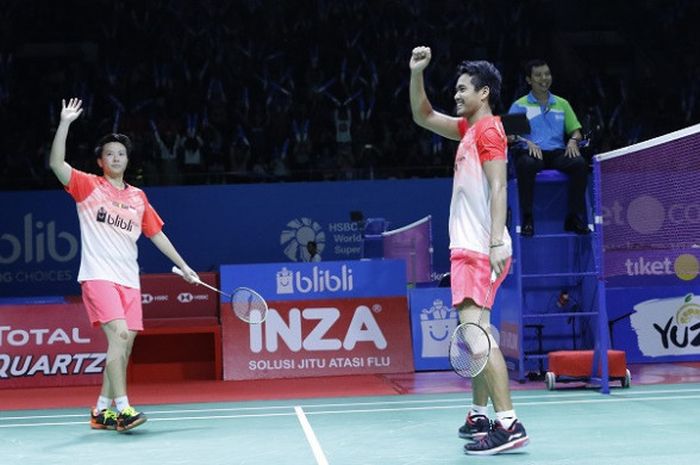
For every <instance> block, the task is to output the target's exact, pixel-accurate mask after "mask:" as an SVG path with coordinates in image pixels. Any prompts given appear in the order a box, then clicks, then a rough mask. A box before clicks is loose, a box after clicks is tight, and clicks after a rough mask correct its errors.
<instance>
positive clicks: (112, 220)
mask: <svg viewBox="0 0 700 465" xmlns="http://www.w3.org/2000/svg"><path fill="white" fill-rule="evenodd" d="M96 219H97V222H98V223H106V224H108V225H110V226H114V227H116V228H119V229H123V230H124V231H127V232H131V231H132V230H133V229H134V222H133V221H131V220H125V219H124V218H122V217H121V216H119V215H117V216H112V215H110V214H108V213H107V210H105V209H104V207H100V209H99V210H98V211H97V218H96Z"/></svg>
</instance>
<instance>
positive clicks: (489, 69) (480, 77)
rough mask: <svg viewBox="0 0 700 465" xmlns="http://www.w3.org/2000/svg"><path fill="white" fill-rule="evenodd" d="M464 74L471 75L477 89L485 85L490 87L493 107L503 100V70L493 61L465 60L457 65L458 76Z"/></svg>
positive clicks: (490, 100) (490, 104)
mask: <svg viewBox="0 0 700 465" xmlns="http://www.w3.org/2000/svg"><path fill="white" fill-rule="evenodd" d="M462 74H468V75H469V76H471V82H472V85H473V86H474V89H475V90H479V89H482V88H484V87H487V86H488V88H489V92H490V93H489V106H490V107H491V108H492V109H493V108H495V106H496V105H497V104H498V102H500V100H501V81H502V79H501V72H500V71H498V68H496V67H495V66H494V65H493V63H491V62H488V61H484V60H478V61H467V60H465V61H463V62H461V63H460V64H459V65H458V66H457V77H458V78H459V76H461V75H462Z"/></svg>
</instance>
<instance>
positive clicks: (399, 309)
mask: <svg viewBox="0 0 700 465" xmlns="http://www.w3.org/2000/svg"><path fill="white" fill-rule="evenodd" d="M404 266H405V265H404V262H403V261H400V260H381V261H371V262H365V261H357V262H329V263H324V264H311V263H300V264H289V263H286V264H272V265H270V264H265V265H248V266H241V265H229V266H224V267H222V268H221V283H222V286H223V287H224V288H226V283H228V282H231V283H234V282H235V283H236V285H237V286H247V287H251V288H254V289H258V290H259V292H260V293H261V294H262V295H263V297H265V298H266V299H267V300H268V304H269V305H270V310H269V312H268V315H267V318H266V320H265V321H264V322H263V323H262V324H252V325H249V324H246V323H244V322H242V321H239V320H238V319H236V317H235V316H234V315H233V314H232V312H231V311H230V308H229V305H228V303H226V302H222V307H221V318H222V327H223V348H224V379H259V378H285V377H290V378H291V377H309V376H331V375H348V374H361V373H364V374H367V373H400V372H412V371H413V357H412V351H411V337H410V325H409V316H408V315H409V313H408V303H407V297H406V278H405V276H406V274H405V268H404Z"/></svg>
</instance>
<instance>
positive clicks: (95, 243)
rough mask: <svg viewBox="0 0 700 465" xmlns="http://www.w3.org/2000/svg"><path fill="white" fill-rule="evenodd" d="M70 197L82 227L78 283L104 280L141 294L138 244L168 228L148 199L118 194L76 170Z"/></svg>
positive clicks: (129, 191)
mask: <svg viewBox="0 0 700 465" xmlns="http://www.w3.org/2000/svg"><path fill="white" fill-rule="evenodd" d="M66 191H67V192H68V193H69V194H70V195H71V196H72V197H73V199H75V201H76V206H77V209H78V220H79V221H80V237H81V243H82V247H81V251H80V271H79V273H78V281H80V282H83V281H90V280H96V279H99V280H106V281H111V282H113V283H117V284H121V285H123V286H128V287H132V288H135V289H140V287H141V286H140V281H139V266H138V263H137V261H136V260H137V258H138V248H137V247H136V241H137V239H138V238H139V236H141V232H143V233H144V234H145V235H146V237H151V236H153V235H155V234H157V233H158V232H160V231H161V229H162V228H163V220H161V219H160V217H159V216H158V213H156V211H155V210H154V209H153V207H152V206H151V204H150V203H149V202H148V199H147V198H146V194H145V193H144V192H143V191H142V190H141V189H138V188H136V187H133V186H129V185H127V187H126V188H125V189H123V190H120V189H117V188H115V187H114V186H113V185H112V184H111V183H110V182H109V181H107V180H106V179H105V178H104V177H102V176H95V175H93V174H88V173H84V172H82V171H79V170H76V169H73V170H72V171H71V177H70V181H69V182H68V185H66Z"/></svg>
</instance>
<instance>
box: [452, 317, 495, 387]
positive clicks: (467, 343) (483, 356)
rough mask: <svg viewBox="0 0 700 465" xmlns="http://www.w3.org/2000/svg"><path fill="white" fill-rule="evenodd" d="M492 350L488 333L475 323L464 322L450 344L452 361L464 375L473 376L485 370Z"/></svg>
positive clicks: (456, 368) (454, 366) (458, 371)
mask: <svg viewBox="0 0 700 465" xmlns="http://www.w3.org/2000/svg"><path fill="white" fill-rule="evenodd" d="M490 352H491V340H490V338H489V335H488V333H487V332H486V331H485V330H484V329H483V328H482V327H481V326H478V325H476V324H473V323H464V324H461V325H459V326H458V327H457V328H456V329H455V333H454V336H453V338H452V341H451V344H450V363H451V364H452V368H454V370H455V371H456V372H457V374H459V375H460V376H463V377H465V378H466V377H468V378H473V377H474V376H477V375H478V374H479V373H481V372H482V371H483V369H484V368H485V367H486V363H487V362H488V359H489V354H490Z"/></svg>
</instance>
